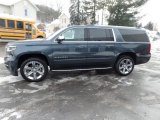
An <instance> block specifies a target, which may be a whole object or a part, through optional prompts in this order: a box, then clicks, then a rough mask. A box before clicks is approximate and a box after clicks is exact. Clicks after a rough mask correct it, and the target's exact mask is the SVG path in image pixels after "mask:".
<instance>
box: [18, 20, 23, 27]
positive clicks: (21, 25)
mask: <svg viewBox="0 0 160 120" xmlns="http://www.w3.org/2000/svg"><path fill="white" fill-rule="evenodd" d="M17 29H23V22H22V21H17Z"/></svg>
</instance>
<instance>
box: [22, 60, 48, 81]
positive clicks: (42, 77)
mask: <svg viewBox="0 0 160 120" xmlns="http://www.w3.org/2000/svg"><path fill="white" fill-rule="evenodd" d="M30 62H37V63H40V64H41V65H42V66H41V67H43V74H42V75H41V77H40V78H37V79H31V78H29V77H27V76H26V75H25V72H24V67H25V66H26V65H27V64H29V63H30ZM30 69H32V72H33V68H32V67H31V68H30ZM37 71H38V70H37ZM37 71H36V70H35V71H34V72H36V74H37ZM30 72H31V71H30ZM20 73H21V75H22V77H23V78H24V79H25V80H27V81H29V82H40V81H42V80H44V79H45V78H46V76H47V74H48V65H47V63H46V62H45V61H44V60H42V59H40V58H29V59H27V60H25V61H24V62H23V63H22V64H21V67H20Z"/></svg>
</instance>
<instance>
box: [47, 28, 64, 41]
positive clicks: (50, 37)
mask: <svg viewBox="0 0 160 120" xmlns="http://www.w3.org/2000/svg"><path fill="white" fill-rule="evenodd" d="M65 29H66V28H63V29H60V30H58V31H56V32H54V33H52V34H51V35H50V36H49V37H47V40H51V39H52V38H54V37H55V36H57V35H58V34H59V33H60V32H62V31H63V30H65Z"/></svg>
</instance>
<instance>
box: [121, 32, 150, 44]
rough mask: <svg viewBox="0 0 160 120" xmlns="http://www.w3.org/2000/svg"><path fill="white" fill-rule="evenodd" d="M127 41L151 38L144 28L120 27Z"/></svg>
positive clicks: (144, 40)
mask: <svg viewBox="0 0 160 120" xmlns="http://www.w3.org/2000/svg"><path fill="white" fill-rule="evenodd" d="M119 32H120V33H121V35H122V37H123V39H124V41H126V42H149V38H148V36H147V34H146V32H145V31H143V30H129V29H119Z"/></svg>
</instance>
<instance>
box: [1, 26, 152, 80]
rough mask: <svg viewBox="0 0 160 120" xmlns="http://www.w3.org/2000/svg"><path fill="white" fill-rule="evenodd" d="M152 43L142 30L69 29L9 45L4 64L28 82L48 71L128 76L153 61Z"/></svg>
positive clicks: (90, 27) (41, 78)
mask: <svg viewBox="0 0 160 120" xmlns="http://www.w3.org/2000/svg"><path fill="white" fill-rule="evenodd" d="M150 47H151V45H150V42H149V38H148V36H147V34H146V32H145V30H143V29H137V28H132V27H117V26H94V25H93V26H70V27H67V28H64V29H61V30H59V31H57V32H56V33H54V34H52V35H51V36H50V37H48V38H47V39H46V40H35V41H33V40H27V41H19V42H13V43H9V44H8V45H7V46H6V57H5V58H4V59H5V65H6V67H7V68H8V69H9V71H10V72H11V73H12V75H14V76H17V75H18V70H19V69H20V73H21V75H22V77H23V78H24V79H25V80H27V81H32V82H38V81H41V80H44V79H45V77H46V76H47V73H48V71H49V70H52V71H66V70H90V69H95V70H100V69H106V68H113V69H114V70H115V71H116V72H117V73H118V74H120V75H122V76H126V75H129V74H130V73H131V72H132V71H133V69H134V65H138V64H142V63H146V62H148V61H149V60H150V57H151V54H150Z"/></svg>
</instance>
